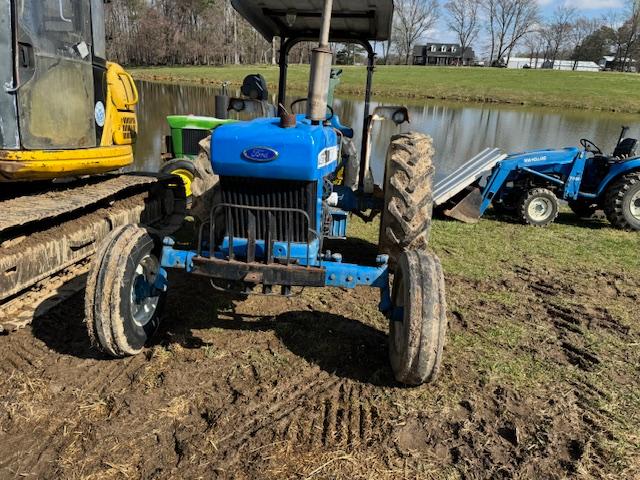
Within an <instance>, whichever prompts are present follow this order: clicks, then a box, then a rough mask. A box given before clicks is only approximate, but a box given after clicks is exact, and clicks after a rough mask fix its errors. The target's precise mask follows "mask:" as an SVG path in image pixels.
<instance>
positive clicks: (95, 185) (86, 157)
mask: <svg viewBox="0 0 640 480" xmlns="http://www.w3.org/2000/svg"><path fill="white" fill-rule="evenodd" d="M137 103H138V92H137V90H136V86H135V83H134V82H133V80H132V78H131V76H130V75H129V74H127V73H126V72H125V71H124V69H122V67H120V66H119V65H117V64H115V63H110V62H108V61H107V60H106V41H105V24H104V0H0V332H5V333H6V332H8V331H12V330H15V329H17V328H20V327H22V326H25V325H27V324H28V323H29V322H30V321H31V319H32V318H33V316H34V315H37V314H38V313H42V312H44V311H45V310H47V309H48V308H50V307H51V306H52V305H54V304H56V303H58V302H59V301H61V300H63V299H64V298H66V297H67V296H68V295H69V294H71V293H73V292H75V291H76V290H77V289H78V288H81V283H82V276H83V275H84V274H85V273H86V271H87V270H88V263H89V259H90V257H91V256H92V255H93V254H94V253H95V251H96V249H97V248H98V246H99V245H100V243H101V241H102V239H103V238H105V237H106V236H107V235H108V234H109V233H110V232H111V231H112V230H114V229H115V228H118V227H119V226H120V225H123V224H129V223H132V222H133V223H137V222H141V223H145V224H151V225H154V226H156V227H157V228H158V230H159V231H161V233H162V232H168V231H172V230H175V229H176V228H177V226H179V224H180V222H181V218H182V214H183V212H184V193H183V191H182V190H183V187H182V185H181V184H180V182H179V181H178V182H176V178H175V177H159V176H157V175H145V174H120V173H117V172H118V171H119V170H120V169H122V168H124V167H128V166H130V165H132V164H133V145H134V144H135V141H136V136H137V120H136V113H135V108H136V104H137ZM110 172H116V173H110Z"/></svg>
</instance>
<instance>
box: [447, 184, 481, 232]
mask: <svg viewBox="0 0 640 480" xmlns="http://www.w3.org/2000/svg"><path fill="white" fill-rule="evenodd" d="M465 193H466V195H464V197H463V198H462V200H460V201H459V202H457V203H456V204H455V206H454V207H453V208H450V209H447V210H445V211H444V214H445V215H446V216H447V217H451V218H455V219H456V220H459V221H461V222H464V223H478V221H479V220H480V217H481V214H480V206H481V205H482V191H481V190H480V188H479V187H471V188H469V189H468V190H466V191H465Z"/></svg>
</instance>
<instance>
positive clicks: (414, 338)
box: [389, 251, 447, 386]
mask: <svg viewBox="0 0 640 480" xmlns="http://www.w3.org/2000/svg"><path fill="white" fill-rule="evenodd" d="M392 304H393V308H392V311H391V314H390V320H389V359H390V361H391V368H392V369H393V373H394V376H395V378H396V380H398V381H399V382H401V383H404V384H407V385H414V386H417V385H421V384H423V383H425V382H431V381H433V380H435V378H436V377H437V375H438V371H439V369H440V364H441V363H442V352H443V347H444V341H445V335H446V330H447V305H446V294H445V285H444V275H443V273H442V266H441V264H440V260H439V259H438V257H437V256H435V255H434V254H432V253H429V252H416V251H407V252H404V253H403V254H402V255H401V256H400V258H399V259H398V264H397V268H396V273H395V276H394V279H393V289H392Z"/></svg>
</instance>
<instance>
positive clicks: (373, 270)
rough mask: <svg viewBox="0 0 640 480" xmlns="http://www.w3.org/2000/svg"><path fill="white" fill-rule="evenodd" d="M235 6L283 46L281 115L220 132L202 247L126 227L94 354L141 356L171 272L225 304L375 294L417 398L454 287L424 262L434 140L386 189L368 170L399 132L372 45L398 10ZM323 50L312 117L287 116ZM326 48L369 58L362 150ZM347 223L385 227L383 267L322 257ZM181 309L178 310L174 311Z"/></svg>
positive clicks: (96, 289) (360, 0) (90, 318)
mask: <svg viewBox="0 0 640 480" xmlns="http://www.w3.org/2000/svg"><path fill="white" fill-rule="evenodd" d="M335 3H336V8H335V9H334V8H333V7H334V1H333V0H324V2H320V1H293V0H260V1H258V0H232V4H233V6H234V8H235V9H236V10H237V11H238V12H239V13H240V14H241V15H242V16H243V17H244V18H246V20H247V21H248V22H249V23H250V24H251V25H253V27H254V28H255V29H256V30H257V31H258V32H260V33H261V34H262V35H263V36H264V37H265V39H266V40H267V41H269V42H271V41H272V40H273V38H274V37H279V38H280V41H281V45H280V61H279V64H280V83H279V91H278V101H277V103H278V105H279V107H278V115H277V116H275V117H265V118H256V119H253V120H249V121H238V122H232V123H226V124H222V125H216V128H215V129H213V130H212V132H211V144H210V162H211V167H212V170H213V172H214V173H215V175H217V177H218V179H219V181H218V183H217V184H216V187H215V188H216V189H218V193H217V194H216V195H215V196H214V197H213V198H215V200H214V201H212V202H211V203H210V205H209V211H208V216H207V218H206V219H205V221H204V222H202V224H201V225H200V228H199V229H196V234H195V237H196V238H194V239H193V245H194V247H184V246H182V244H179V242H176V240H175V238H173V237H164V238H162V237H161V235H158V234H157V233H156V232H155V231H154V230H152V229H150V228H148V227H146V226H144V225H128V226H125V227H122V228H120V229H118V230H117V231H116V232H114V233H113V234H112V235H111V236H110V237H109V238H108V239H107V240H106V241H105V242H104V243H103V244H102V246H101V248H100V251H99V253H98V255H97V257H96V260H95V261H94V264H93V268H92V270H91V273H90V275H89V279H88V288H87V291H86V312H87V327H88V329H89V334H90V336H91V338H92V339H93V341H94V343H95V345H96V346H98V347H99V348H100V349H102V350H103V351H104V352H106V353H107V354H110V355H112V356H114V357H123V356H128V355H135V354H137V353H139V352H141V351H142V350H143V348H144V347H145V345H146V344H147V343H148V342H149V340H150V338H151V337H152V335H153V334H154V333H155V332H156V330H157V328H158V324H159V321H160V311H161V308H162V306H163V304H164V303H165V302H166V298H167V297H166V296H167V291H168V289H169V286H170V275H169V273H170V272H171V271H175V270H183V271H186V272H188V273H190V274H193V275H197V276H201V277H206V278H208V279H210V281H211V285H212V287H213V289H214V290H212V291H215V292H224V293H229V294H232V295H241V296H242V295H245V296H246V295H265V296H271V295H285V296H291V295H295V294H296V293H299V291H300V289H302V288H305V287H339V288H347V289H353V288H356V287H372V288H376V289H378V290H379V292H380V303H379V307H380V310H381V311H382V312H383V313H384V314H385V315H386V316H387V317H388V319H389V357H390V363H391V367H392V370H393V373H394V375H395V378H396V379H397V380H398V381H399V382H401V383H404V384H408V385H419V384H422V383H424V382H429V381H432V380H433V379H435V378H436V376H437V373H438V370H439V366H440V364H441V361H442V354H443V344H444V340H445V332H446V328H447V318H446V302H445V285H444V276H443V272H442V267H441V264H440V261H439V260H438V258H437V257H436V256H435V255H434V254H433V253H431V252H430V251H429V250H428V237H429V232H430V226H431V214H432V209H433V198H432V187H431V182H432V176H433V172H434V168H433V165H432V157H433V147H432V143H431V139H430V138H429V137H427V136H426V135H423V134H420V133H406V134H398V135H396V136H394V137H393V138H392V139H391V144H390V147H389V150H388V155H387V161H386V168H385V170H386V172H385V176H384V184H383V185H379V186H376V185H375V182H374V179H373V175H372V174H371V169H370V165H369V164H370V158H371V133H372V128H373V125H374V124H375V123H376V122H378V121H382V120H384V119H388V120H390V121H393V122H395V123H396V124H398V125H399V124H402V123H405V122H407V121H408V113H407V110H406V109H405V108H401V107H393V108H391V107H384V108H377V109H375V110H374V111H373V112H372V111H371V87H372V80H373V73H374V65H375V51H374V48H373V46H372V42H375V41H385V40H388V39H389V37H390V35H391V29H392V18H393V10H394V5H393V1H392V0H366V1H365V0H351V1H349V2H346V1H344V0H336V1H335ZM317 38H319V39H320V42H319V45H318V46H317V47H316V48H315V49H314V50H313V52H312V60H311V69H310V81H309V93H308V98H307V99H305V100H304V101H303V102H297V103H304V104H306V113H305V114H298V115H294V114H290V113H289V111H293V107H294V106H288V105H287V103H286V99H287V92H286V85H287V64H288V55H289V52H290V51H291V49H292V47H294V46H295V45H297V44H299V43H300V42H304V41H314V39H317ZM330 42H336V43H355V44H359V45H361V46H362V47H363V48H364V49H365V50H366V51H367V54H368V55H367V57H368V65H367V79H366V89H365V92H366V93H365V102H364V109H365V111H364V125H363V135H362V148H361V151H360V154H359V155H358V154H357V148H354V145H353V143H354V142H353V140H352V137H353V136H354V131H353V130H352V129H351V128H347V127H344V126H343V125H342V124H341V123H340V120H339V117H338V112H335V111H334V110H333V108H331V106H330V105H329V103H330V102H329V98H328V97H329V93H328V92H329V90H330V83H331V64H332V59H333V54H332V51H331V49H330ZM350 214H353V215H356V216H358V217H361V218H364V219H366V220H372V219H373V218H374V217H375V216H376V215H378V214H380V215H381V219H380V222H381V226H380V233H379V247H378V248H379V254H378V255H377V257H376V258H371V259H370V261H368V262H363V264H354V263H348V262H346V261H344V258H343V256H342V255H341V254H340V253H337V252H336V249H335V248H334V249H333V250H334V251H333V252H329V251H327V250H326V247H327V245H328V243H327V242H328V241H330V240H331V241H337V242H338V243H339V242H340V240H342V239H345V238H346V236H347V219H348V217H349V215H350ZM172 301H179V299H172Z"/></svg>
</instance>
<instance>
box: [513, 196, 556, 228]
mask: <svg viewBox="0 0 640 480" xmlns="http://www.w3.org/2000/svg"><path fill="white" fill-rule="evenodd" d="M559 212H560V205H559V203H558V197H556V196H555V194H554V193H553V192H552V191H551V190H548V189H546V188H533V189H531V190H529V191H528V192H527V193H525V194H524V195H523V196H522V198H521V199H520V202H519V204H518V213H519V215H520V219H521V220H522V222H523V223H524V224H526V225H531V226H534V227H546V226H548V225H551V224H552V223H553V222H554V221H555V220H556V218H558V213H559Z"/></svg>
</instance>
